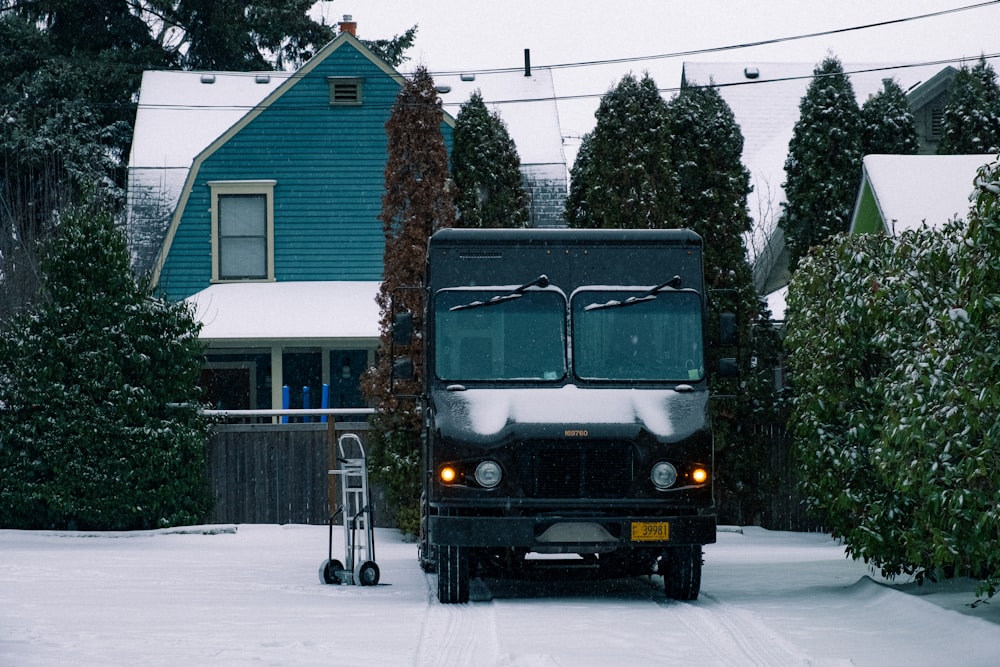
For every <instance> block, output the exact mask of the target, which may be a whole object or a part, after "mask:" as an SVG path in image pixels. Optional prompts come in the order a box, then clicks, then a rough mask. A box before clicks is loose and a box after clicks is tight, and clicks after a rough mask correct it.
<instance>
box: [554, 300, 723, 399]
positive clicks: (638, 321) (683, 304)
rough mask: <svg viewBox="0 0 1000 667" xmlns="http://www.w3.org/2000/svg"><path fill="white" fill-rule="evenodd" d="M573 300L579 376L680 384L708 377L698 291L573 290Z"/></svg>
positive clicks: (574, 337)
mask: <svg viewBox="0 0 1000 667" xmlns="http://www.w3.org/2000/svg"><path fill="white" fill-rule="evenodd" d="M630 297H632V300H631V301H629V299H630ZM640 297H641V298H640ZM572 302H573V367H574V370H575V372H576V375H577V376H578V377H580V378H583V379H587V380H653V381H656V380H659V381H676V382H694V381H698V380H701V379H702V378H703V377H704V374H705V368H704V366H705V362H704V353H703V342H702V329H701V297H700V296H699V294H698V293H697V292H695V291H693V290H675V289H668V290H664V291H661V292H657V293H656V294H655V295H651V294H648V290H642V289H639V288H636V289H618V288H615V289H594V290H590V289H586V288H584V289H581V290H577V291H576V292H574V293H573V297H572Z"/></svg>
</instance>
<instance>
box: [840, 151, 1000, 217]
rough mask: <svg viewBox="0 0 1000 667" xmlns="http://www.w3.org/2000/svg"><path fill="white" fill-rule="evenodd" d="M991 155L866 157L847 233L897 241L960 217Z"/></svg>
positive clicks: (966, 212) (965, 212) (966, 209)
mask: <svg viewBox="0 0 1000 667" xmlns="http://www.w3.org/2000/svg"><path fill="white" fill-rule="evenodd" d="M994 159H995V156H993V155H866V156H865V157H864V160H863V162H862V180H861V188H860V194H859V195H858V199H857V202H856V203H855V207H854V213H853V215H852V217H851V226H850V233H852V234H865V233H887V234H890V235H892V236H898V235H900V234H901V233H903V232H904V231H907V230H914V229H920V228H921V227H923V226H927V227H930V228H939V227H941V226H942V225H944V224H945V223H946V222H948V221H950V220H960V219H964V218H966V216H967V215H968V213H969V208H970V206H971V204H970V198H971V197H972V193H973V191H974V189H975V188H974V185H973V181H974V180H975V177H976V173H977V171H978V170H979V168H980V167H982V166H983V165H986V164H989V163H991V162H993V161H994Z"/></svg>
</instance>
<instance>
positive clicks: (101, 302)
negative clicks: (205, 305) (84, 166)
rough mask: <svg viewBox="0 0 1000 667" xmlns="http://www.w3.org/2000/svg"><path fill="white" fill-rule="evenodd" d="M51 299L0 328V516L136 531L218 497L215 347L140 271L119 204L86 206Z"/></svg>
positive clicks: (55, 253) (71, 224)
mask: <svg viewBox="0 0 1000 667" xmlns="http://www.w3.org/2000/svg"><path fill="white" fill-rule="evenodd" d="M43 277H44V286H43V287H44V289H43V297H44V298H43V300H42V301H41V302H40V303H39V304H38V305H37V306H36V307H35V308H34V309H33V310H31V311H30V312H29V311H25V312H22V313H21V314H19V316H18V317H16V318H15V319H14V321H13V322H11V323H10V325H9V326H8V327H7V328H6V329H5V330H4V331H3V332H2V334H0V406H3V409H0V521H2V523H3V525H4V527H17V528H57V529H66V528H71V529H72V528H79V529H99V530H108V529H113V530H124V529H136V528H153V527H160V526H169V525H176V524H180V523H193V522H194V523H196V522H201V521H203V520H204V519H205V516H206V513H207V510H208V508H209V506H210V499H209V495H208V484H207V479H206V461H205V452H206V445H207V440H208V436H209V425H208V423H207V421H206V420H205V418H204V417H203V416H202V415H201V413H200V411H199V408H198V405H197V401H198V398H199V395H200V391H199V389H198V387H197V381H198V375H199V373H200V371H201V362H202V353H201V344H200V343H199V341H198V337H197V333H198V325H197V324H196V323H195V322H194V321H193V320H192V317H191V313H190V312H189V310H188V308H187V307H186V306H185V305H183V304H179V303H169V302H166V301H164V300H162V299H158V298H155V297H154V296H153V295H152V292H151V290H150V289H149V288H148V287H146V286H140V285H138V284H136V282H135V279H134V278H133V275H132V272H131V270H130V268H129V257H128V252H127V250H126V245H125V239H124V237H123V236H122V235H121V234H120V233H119V232H117V231H116V230H115V229H114V226H113V223H112V220H111V216H110V215H108V214H105V213H95V212H92V211H82V210H80V211H75V212H73V213H72V214H70V215H69V216H67V217H66V219H65V220H63V221H62V222H61V223H60V225H59V234H58V237H57V239H56V240H55V241H54V242H53V244H52V245H51V249H50V251H49V253H48V254H47V256H46V259H45V262H44V263H43Z"/></svg>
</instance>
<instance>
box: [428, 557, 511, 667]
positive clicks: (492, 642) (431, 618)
mask: <svg viewBox="0 0 1000 667" xmlns="http://www.w3.org/2000/svg"><path fill="white" fill-rule="evenodd" d="M424 578H425V581H426V582H427V613H426V614H424V620H423V623H422V624H421V628H420V642H419V644H418V646H417V654H416V659H415V660H414V665H416V666H417V667H453V666H454V665H495V664H498V663H499V662H500V640H499V638H498V636H497V617H496V608H495V607H494V606H493V601H492V600H488V601H483V602H476V601H471V602H468V603H466V604H441V603H440V602H438V599H437V575H434V574H425V575H424ZM476 583H477V582H476V581H473V582H472V585H473V590H475V586H476Z"/></svg>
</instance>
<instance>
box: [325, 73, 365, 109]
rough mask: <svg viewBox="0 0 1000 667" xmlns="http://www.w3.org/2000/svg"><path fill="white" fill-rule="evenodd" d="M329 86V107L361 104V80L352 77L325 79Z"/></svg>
mask: <svg viewBox="0 0 1000 667" xmlns="http://www.w3.org/2000/svg"><path fill="white" fill-rule="evenodd" d="M326 80H327V83H329V85H330V106H345V105H346V106H357V105H359V104H361V79H360V78H358V77H353V76H331V77H327V79H326Z"/></svg>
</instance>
